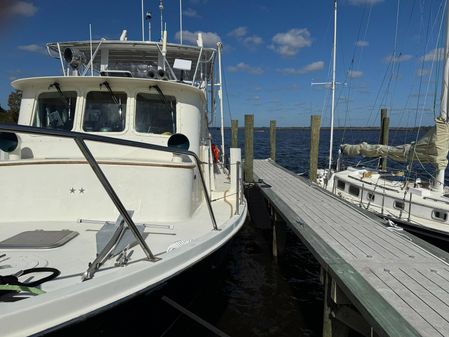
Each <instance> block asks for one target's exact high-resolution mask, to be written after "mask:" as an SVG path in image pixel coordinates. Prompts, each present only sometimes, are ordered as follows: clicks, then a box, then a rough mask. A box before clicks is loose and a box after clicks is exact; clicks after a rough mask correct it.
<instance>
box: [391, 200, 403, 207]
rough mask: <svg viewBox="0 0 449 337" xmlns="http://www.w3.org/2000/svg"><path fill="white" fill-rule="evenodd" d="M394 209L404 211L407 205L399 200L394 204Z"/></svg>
mask: <svg viewBox="0 0 449 337" xmlns="http://www.w3.org/2000/svg"><path fill="white" fill-rule="evenodd" d="M393 207H394V208H396V209H404V208H405V204H404V202H403V201H399V200H395V201H394V202H393Z"/></svg>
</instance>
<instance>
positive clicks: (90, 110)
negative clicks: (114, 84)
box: [83, 91, 127, 132]
mask: <svg viewBox="0 0 449 337" xmlns="http://www.w3.org/2000/svg"><path fill="white" fill-rule="evenodd" d="M126 100H127V96H126V94H125V93H117V92H114V93H113V95H111V94H110V93H109V92H104V91H91V92H89V93H88V94H87V97H86V109H85V112H84V120H83V130H84V131H90V132H120V131H123V130H124V129H125V120H126Z"/></svg>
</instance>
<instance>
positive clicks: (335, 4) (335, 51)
mask: <svg viewBox="0 0 449 337" xmlns="http://www.w3.org/2000/svg"><path fill="white" fill-rule="evenodd" d="M333 45H334V46H333V57H332V83H331V92H332V102H331V130H330V141H329V143H330V144H329V174H330V172H331V169H332V149H333V145H334V114H335V84H336V83H335V75H336V64H337V0H334V43H333Z"/></svg>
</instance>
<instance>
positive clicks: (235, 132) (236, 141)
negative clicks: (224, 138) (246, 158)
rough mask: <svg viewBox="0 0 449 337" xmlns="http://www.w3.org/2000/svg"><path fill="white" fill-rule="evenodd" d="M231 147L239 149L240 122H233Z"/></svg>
mask: <svg viewBox="0 0 449 337" xmlns="http://www.w3.org/2000/svg"><path fill="white" fill-rule="evenodd" d="M231 147H239V121H238V120H234V119H233V120H232V121H231Z"/></svg>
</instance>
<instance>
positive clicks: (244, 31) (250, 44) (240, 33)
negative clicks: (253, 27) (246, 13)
mask: <svg viewBox="0 0 449 337" xmlns="http://www.w3.org/2000/svg"><path fill="white" fill-rule="evenodd" d="M228 36H231V37H234V38H236V39H237V40H238V41H240V42H241V43H242V44H243V45H244V46H245V47H246V48H249V49H254V48H255V47H257V46H259V45H261V44H262V43H263V39H262V38H261V37H260V36H258V35H254V34H253V35H251V36H248V28H247V27H244V26H241V27H237V28H235V29H234V30H232V31H230V32H229V33H228Z"/></svg>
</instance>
